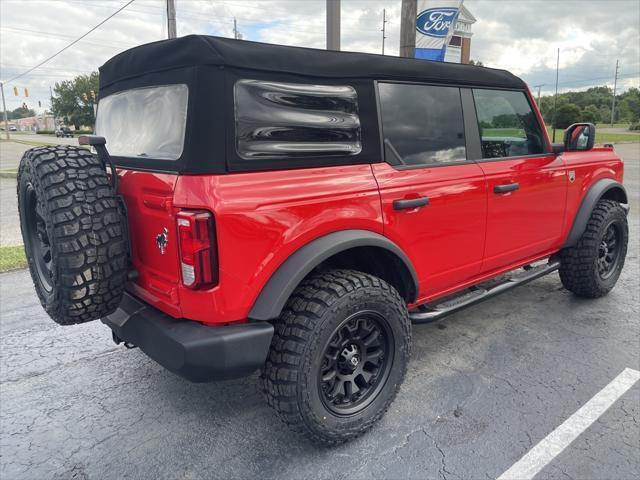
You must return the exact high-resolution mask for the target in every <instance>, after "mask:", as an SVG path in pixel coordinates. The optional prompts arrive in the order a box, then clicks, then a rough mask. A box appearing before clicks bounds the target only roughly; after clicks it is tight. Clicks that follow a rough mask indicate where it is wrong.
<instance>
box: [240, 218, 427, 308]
mask: <svg viewBox="0 0 640 480" xmlns="http://www.w3.org/2000/svg"><path fill="white" fill-rule="evenodd" d="M356 247H380V248H384V249H386V250H389V251H390V252H391V253H393V254H395V255H396V256H397V257H398V258H399V259H400V260H402V262H403V263H404V265H405V266H406V267H407V270H408V271H409V273H410V274H411V277H412V279H413V283H414V285H413V287H414V290H413V292H414V293H413V296H414V298H413V299H412V301H415V296H416V295H417V292H418V276H417V275H416V272H415V269H414V268H413V265H412V264H411V261H410V260H409V257H407V255H406V254H405V253H404V252H403V251H402V249H400V247H398V245H396V244H395V243H393V242H392V241H391V240H389V239H388V238H387V237H384V236H382V235H380V234H378V233H375V232H371V231H369V230H342V231H339V232H334V233H330V234H328V235H324V236H322V237H319V238H316V239H315V240H312V241H311V242H309V243H307V244H306V245H304V246H302V247H300V248H299V249H298V250H297V251H296V252H295V253H293V254H292V255H291V256H290V257H289V258H288V259H287V260H285V261H284V262H283V263H282V264H281V265H280V266H279V267H278V269H277V270H276V271H275V272H274V273H273V275H271V278H270V279H269V280H268V281H267V283H266V284H265V285H264V287H263V288H262V291H261V292H260V294H259V295H258V298H257V299H256V301H255V302H254V304H253V307H252V308H251V311H250V312H249V315H248V317H249V318H250V319H252V320H271V319H273V318H277V317H278V316H280V312H281V311H282V309H283V308H284V305H285V303H286V302H287V300H288V299H289V297H290V296H291V294H292V293H293V291H294V290H295V289H296V287H297V286H298V285H299V284H300V282H301V281H302V280H303V279H304V277H306V276H307V275H308V274H309V272H311V271H312V270H313V269H314V268H315V267H317V266H318V265H319V264H320V263H322V262H323V261H324V260H326V259H328V258H330V257H332V256H333V255H335V254H337V253H340V252H342V251H345V250H349V249H351V248H356Z"/></svg>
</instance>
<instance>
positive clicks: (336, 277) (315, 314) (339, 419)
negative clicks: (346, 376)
mask: <svg viewBox="0 0 640 480" xmlns="http://www.w3.org/2000/svg"><path fill="white" fill-rule="evenodd" d="M363 311H364V312H377V313H378V314H380V315H381V316H382V317H384V318H385V319H386V321H387V322H388V326H389V327H390V328H391V330H390V332H392V335H389V336H392V337H393V338H392V339H391V340H390V341H392V342H393V347H394V349H393V355H392V356H391V355H390V357H392V359H391V364H390V367H389V373H388V376H387V377H386V380H385V382H384V383H383V382H382V381H380V384H381V385H382V387H381V389H380V390H379V392H378V393H377V394H376V395H373V394H372V395H371V397H372V398H373V400H369V401H370V402H371V403H370V404H368V405H367V406H365V407H363V409H362V411H359V412H357V413H354V414H353V415H349V416H340V415H336V414H335V413H334V412H332V411H331V410H329V408H328V407H327V406H326V405H325V404H324V403H323V400H322V399H321V395H322V392H320V390H321V389H320V387H319V384H318V381H319V375H321V373H320V367H321V362H322V359H323V358H324V357H323V355H324V353H325V350H324V348H325V345H326V343H327V342H328V341H329V340H330V338H332V335H334V333H335V329H336V328H343V327H340V325H341V322H344V321H345V319H347V318H349V317H350V316H353V315H357V314H358V313H357V312H363ZM333 338H335V337H333ZM410 346H411V323H410V321H409V318H408V312H407V307H406V305H405V303H404V301H403V300H402V298H401V297H400V295H399V294H398V292H397V291H396V290H395V289H394V288H393V287H392V286H390V285H389V284H387V283H386V282H384V281H383V280H381V279H379V278H377V277H374V276H372V275H368V274H365V273H361V272H358V271H353V270H333V271H330V272H328V273H323V274H318V275H316V276H313V277H310V278H309V279H307V280H305V281H304V282H303V283H302V284H301V285H300V286H299V287H298V288H297V289H296V290H295V292H294V293H293V294H292V296H291V298H290V299H289V301H288V303H287V305H286V306H285V308H284V310H283V312H282V315H281V316H280V318H279V319H278V320H277V321H276V322H275V333H274V337H273V341H272V344H271V350H270V352H269V356H268V359H267V361H266V363H265V366H264V368H263V370H262V374H261V377H260V379H261V383H262V388H263V391H264V393H265V395H266V398H267V401H268V403H269V405H271V406H272V407H273V408H274V409H275V410H276V412H277V413H278V415H279V416H280V417H281V419H282V420H284V422H285V423H287V424H288V425H289V426H290V427H292V428H293V429H294V430H295V431H297V432H299V433H302V434H303V435H305V436H306V437H308V438H309V439H311V440H312V441H313V442H315V443H317V444H320V445H326V446H330V445H336V444H339V443H342V442H345V441H347V440H350V439H353V438H355V437H357V436H359V435H361V434H362V433H364V432H365V431H367V430H368V429H369V428H371V426H372V425H373V424H374V423H376V422H377V421H378V420H379V419H380V418H381V417H382V416H383V415H384V413H385V412H386V410H387V409H388V407H389V405H390V404H391V402H392V401H393V399H394V398H395V396H396V394H397V392H398V389H399V388H400V385H401V383H402V381H403V379H404V376H405V373H406V369H407V364H408V361H409V355H410Z"/></svg>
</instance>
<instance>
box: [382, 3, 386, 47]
mask: <svg viewBox="0 0 640 480" xmlns="http://www.w3.org/2000/svg"><path fill="white" fill-rule="evenodd" d="M386 27H387V9H386V8H383V9H382V55H384V41H385V39H386V38H387V35H386V30H387V29H386Z"/></svg>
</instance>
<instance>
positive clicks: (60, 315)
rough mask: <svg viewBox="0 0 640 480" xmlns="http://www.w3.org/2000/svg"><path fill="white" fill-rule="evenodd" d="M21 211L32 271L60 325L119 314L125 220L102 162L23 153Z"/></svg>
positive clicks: (68, 151) (72, 151)
mask: <svg viewBox="0 0 640 480" xmlns="http://www.w3.org/2000/svg"><path fill="white" fill-rule="evenodd" d="M18 210H19V212H20V227H21V230H22V238H23V240H24V245H25V253H26V255H27V260H28V263H29V270H30V272H31V277H32V279H33V283H34V286H35V289H36V293H37V294H38V297H39V299H40V303H42V306H43V307H44V309H45V310H46V312H47V313H48V314H49V316H50V317H51V318H52V319H53V320H54V321H55V322H56V323H59V324H61V325H72V324H76V323H84V322H88V321H90V320H96V319H98V318H101V317H103V316H105V315H108V314H110V313H112V312H113V311H115V309H116V308H117V307H118V305H119V304H120V301H121V299H122V294H123V292H124V286H125V283H126V280H127V261H128V260H127V248H128V247H127V245H128V244H127V241H126V238H125V232H126V228H125V225H126V224H125V223H124V222H126V218H125V217H124V215H123V212H121V209H120V207H119V204H118V200H117V197H116V195H115V193H114V191H113V189H112V187H111V186H110V184H109V179H108V177H107V174H106V171H105V169H104V167H103V165H102V164H101V162H100V161H99V160H98V159H97V158H96V157H95V156H94V155H92V154H91V152H89V151H88V150H85V149H81V148H78V147H72V146H55V147H38V148H32V149H31V150H28V151H27V152H25V154H24V156H23V157H22V160H21V161H20V169H19V171H18Z"/></svg>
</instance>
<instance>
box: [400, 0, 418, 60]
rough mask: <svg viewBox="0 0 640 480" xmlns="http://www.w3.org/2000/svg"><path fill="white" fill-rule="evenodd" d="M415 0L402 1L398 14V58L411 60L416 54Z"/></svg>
mask: <svg viewBox="0 0 640 480" xmlns="http://www.w3.org/2000/svg"><path fill="white" fill-rule="evenodd" d="M417 10H418V2H417V1H416V0H402V10H401V12H400V56H401V57H409V58H413V57H415V54H416V14H417Z"/></svg>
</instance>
